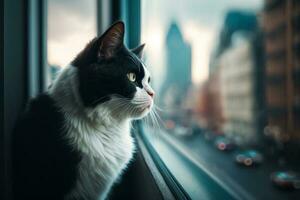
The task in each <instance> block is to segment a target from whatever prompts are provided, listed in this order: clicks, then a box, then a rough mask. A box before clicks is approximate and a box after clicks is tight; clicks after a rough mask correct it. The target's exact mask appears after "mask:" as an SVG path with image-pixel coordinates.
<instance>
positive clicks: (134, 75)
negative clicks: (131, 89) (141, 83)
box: [127, 73, 136, 82]
mask: <svg viewBox="0 0 300 200" xmlns="http://www.w3.org/2000/svg"><path fill="white" fill-rule="evenodd" d="M127 77H128V79H129V80H130V81H131V82H134V81H135V80H136V74H135V73H128V74H127Z"/></svg>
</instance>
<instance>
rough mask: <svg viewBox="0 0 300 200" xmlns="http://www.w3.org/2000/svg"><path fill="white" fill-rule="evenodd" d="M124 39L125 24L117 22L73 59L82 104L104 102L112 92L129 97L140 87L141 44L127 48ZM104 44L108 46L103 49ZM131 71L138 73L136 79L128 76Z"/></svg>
mask: <svg viewBox="0 0 300 200" xmlns="http://www.w3.org/2000/svg"><path fill="white" fill-rule="evenodd" d="M123 38H124V24H123V23H122V22H117V23H115V24H114V25H112V26H111V28H109V29H108V30H107V31H106V32H105V33H104V34H103V35H102V36H101V37H99V38H96V39H93V40H92V41H91V42H90V43H89V44H88V45H87V46H86V48H85V49H84V50H83V51H81V52H80V53H79V55H78V56H77V57H76V58H75V59H74V60H73V62H72V65H73V66H75V67H77V68H78V69H79V92H80V95H81V98H82V100H83V103H84V105H85V106H89V107H93V106H95V105H98V104H99V103H102V102H105V101H107V100H109V96H108V95H111V94H117V95H120V96H122V97H125V98H129V99H131V98H133V96H134V94H135V92H136V86H138V87H140V88H142V87H143V86H142V79H143V77H144V75H145V74H144V73H145V72H144V68H143V67H142V64H141V60H140V57H141V55H142V51H143V48H144V44H143V45H141V46H139V47H137V48H135V49H133V51H130V50H128V49H127V48H126V47H125V46H124V44H123ZM103 46H107V47H106V48H104V49H103ZM106 51H107V52H106ZM103 54H104V55H106V56H103ZM107 55H109V56H107ZM131 72H134V73H135V74H136V76H137V79H136V81H135V82H130V81H129V80H128V78H127V73H131Z"/></svg>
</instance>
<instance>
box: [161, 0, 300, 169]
mask: <svg viewBox="0 0 300 200" xmlns="http://www.w3.org/2000/svg"><path fill="white" fill-rule="evenodd" d="M299 22H300V7H299V4H297V3H296V1H277V0H266V1H265V6H264V9H263V10H262V12H260V13H259V14H257V13H251V12H245V11H242V10H230V11H229V12H227V14H226V17H225V19H224V22H223V27H222V29H221V31H220V33H219V44H218V45H217V47H216V49H215V50H214V53H213V54H212V55H211V58H210V65H209V78H208V80H206V81H205V82H204V83H203V84H201V86H200V87H194V85H193V84H192V81H191V60H192V49H191V45H190V44H189V43H188V42H187V41H185V40H184V37H183V34H182V30H181V28H180V26H179V25H178V23H177V22H176V21H173V22H172V23H171V24H170V27H169V28H168V31H167V34H166V39H165V42H166V43H165V45H166V48H167V50H166V64H167V66H166V77H165V81H164V83H163V85H162V87H161V89H160V96H159V99H158V101H159V103H158V104H159V105H160V106H161V107H163V108H164V110H165V112H164V113H162V118H163V121H164V123H165V127H166V129H167V130H169V131H170V132H172V133H173V134H175V135H176V134H177V135H181V136H189V135H192V134H195V133H196V132H200V133H205V134H209V135H210V136H208V137H216V136H222V137H225V138H228V139H229V140H230V141H232V142H233V143H234V144H235V145H237V146H239V147H242V148H250V147H251V148H255V149H258V150H260V151H262V152H263V154H264V155H265V156H266V157H269V158H270V159H272V158H274V159H280V162H289V163H293V164H296V165H297V166H299V164H300V160H299V157H300V125H299V124H300V50H299V47H300V30H299V25H300V24H299Z"/></svg>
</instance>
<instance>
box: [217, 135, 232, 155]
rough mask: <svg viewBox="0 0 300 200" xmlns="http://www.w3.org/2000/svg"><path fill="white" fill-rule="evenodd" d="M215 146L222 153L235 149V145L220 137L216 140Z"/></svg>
mask: <svg viewBox="0 0 300 200" xmlns="http://www.w3.org/2000/svg"><path fill="white" fill-rule="evenodd" d="M215 146H216V147H217V148H218V149H219V150H221V151H230V150H232V149H234V147H235V144H234V143H233V142H232V141H231V140H229V139H228V138H226V137H224V136H219V137H217V138H216V139H215Z"/></svg>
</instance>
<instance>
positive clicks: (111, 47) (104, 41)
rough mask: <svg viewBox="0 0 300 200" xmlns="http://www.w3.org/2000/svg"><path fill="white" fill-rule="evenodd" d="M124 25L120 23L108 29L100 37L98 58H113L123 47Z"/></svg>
mask: <svg viewBox="0 0 300 200" xmlns="http://www.w3.org/2000/svg"><path fill="white" fill-rule="evenodd" d="M123 42H124V23H123V22H121V21H118V22H116V23H114V24H113V25H112V26H111V27H109V28H108V29H107V31H106V32H105V33H103V35H102V36H101V37H100V43H99V50H98V54H97V56H98V58H100V59H101V58H104V59H107V58H111V57H113V56H114V55H115V53H116V52H117V51H118V50H119V49H120V48H121V47H122V46H123Z"/></svg>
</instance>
